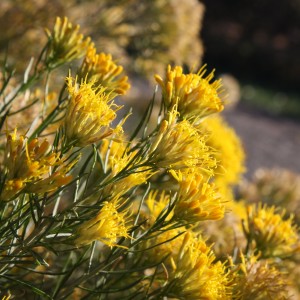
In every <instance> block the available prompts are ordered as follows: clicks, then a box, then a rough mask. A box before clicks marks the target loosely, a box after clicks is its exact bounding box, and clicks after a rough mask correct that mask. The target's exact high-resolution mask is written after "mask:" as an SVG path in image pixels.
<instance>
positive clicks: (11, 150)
mask: <svg viewBox="0 0 300 300" xmlns="http://www.w3.org/2000/svg"><path fill="white" fill-rule="evenodd" d="M74 163H76V162H74ZM3 164H4V167H5V170H4V171H5V174H6V182H5V186H4V190H3V191H2V193H1V199H3V200H10V199H11V198H13V197H14V196H16V195H17V193H18V192H20V191H24V192H26V193H45V192H50V191H52V190H54V189H56V188H57V187H59V186H61V185H65V184H67V183H69V182H70V181H71V179H72V176H68V175H66V174H67V173H68V172H69V170H70V169H71V168H72V166H73V164H70V165H68V164H66V163H65V161H64V158H59V155H58V153H55V152H53V151H50V144H49V142H48V141H47V140H44V141H43V142H42V143H40V142H39V140H38V139H32V140H31V141H29V142H28V141H27V140H26V139H25V137H24V136H20V137H18V136H17V131H16V129H15V131H14V133H12V134H7V144H6V149H5V156H4V163H3ZM53 168H55V171H53Z"/></svg>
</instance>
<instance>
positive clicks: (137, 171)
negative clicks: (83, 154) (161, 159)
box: [99, 135, 153, 195]
mask: <svg viewBox="0 0 300 300" xmlns="http://www.w3.org/2000/svg"><path fill="white" fill-rule="evenodd" d="M127 144H128V142H126V138H125V137H124V136H122V135H119V136H118V140H108V139H104V140H103V141H102V143H101V146H100V149H99V150H100V151H99V153H100V155H101V157H102V161H103V162H105V172H106V173H110V175H109V176H107V180H111V179H112V178H115V181H113V182H112V183H111V184H109V185H108V186H106V187H105V188H104V190H103V193H104V195H118V194H125V193H127V192H128V191H129V190H130V189H132V188H133V187H135V186H138V185H141V184H143V183H145V182H146V181H147V180H148V178H149V177H150V176H151V175H152V174H153V171H151V170H149V168H145V167H140V168H138V167H137V165H138V163H139V159H137V160H135V159H134V157H135V156H136V151H129V150H130V148H128V147H127ZM133 169H134V170H133Z"/></svg>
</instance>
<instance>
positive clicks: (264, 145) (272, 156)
mask: <svg viewBox="0 0 300 300" xmlns="http://www.w3.org/2000/svg"><path fill="white" fill-rule="evenodd" d="M224 116H225V119H226V120H227V122H228V123H229V124H230V125H231V126H232V127H233V128H234V129H235V130H236V132H237V134H238V135H239V136H240V138H241V140H242V142H243V144H244V148H245V151H246V155H247V163H246V165H247V170H248V171H247V173H246V177H248V178H249V177H250V176H252V175H253V172H254V171H255V170H256V169H257V168H260V167H263V168H274V167H279V168H285V169H290V170H291V171H294V172H297V173H299V174H300V120H297V121H296V120H290V119H284V118H279V117H271V116H267V115H264V114H262V113H259V112H257V111H254V110H252V109H247V108H246V107H245V106H244V105H243V104H241V103H240V104H239V105H237V106H236V107H235V108H234V109H232V110H230V111H227V112H224Z"/></svg>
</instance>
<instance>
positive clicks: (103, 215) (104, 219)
mask: <svg viewBox="0 0 300 300" xmlns="http://www.w3.org/2000/svg"><path fill="white" fill-rule="evenodd" d="M118 201H119V200H117V199H114V200H111V201H110V202H105V203H104V205H103V207H102V208H101V210H100V212H99V213H98V214H97V215H96V216H95V217H94V218H92V219H90V220H87V221H86V222H84V223H82V224H81V225H80V226H79V227H78V228H77V235H78V238H77V239H76V240H75V244H76V245H77V246H82V245H87V244H90V243H92V242H94V241H100V242H102V243H104V244H106V245H108V246H110V247H113V246H116V245H117V242H118V239H119V238H121V237H125V238H128V237H129V235H128V226H127V225H126V214H127V213H126V211H125V212H119V211H118V207H119V206H120V204H119V202H118Z"/></svg>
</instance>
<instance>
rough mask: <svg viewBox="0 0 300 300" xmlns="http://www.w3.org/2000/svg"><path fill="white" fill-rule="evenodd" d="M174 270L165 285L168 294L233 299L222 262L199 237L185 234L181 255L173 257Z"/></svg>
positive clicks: (172, 295) (180, 296)
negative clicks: (216, 260) (216, 259)
mask: <svg viewBox="0 0 300 300" xmlns="http://www.w3.org/2000/svg"><path fill="white" fill-rule="evenodd" d="M174 266H175V270H174V271H173V272H170V274H169V276H170V278H169V284H168V286H167V287H166V296H167V297H176V298H178V299H191V300H198V299H206V300H217V299H219V300H223V299H231V297H230V289H229V288H228V283H229V280H228V277H227V274H226V271H225V267H224V265H223V264H222V263H221V262H215V256H214V254H213V252H212V251H211V250H210V248H209V247H207V246H206V244H205V242H204V241H203V240H201V238H200V237H198V238H194V237H193V236H192V235H190V234H189V232H188V233H186V234H185V237H184V240H183V242H182V244H181V248H180V251H179V253H178V255H176V256H175V257H174Z"/></svg>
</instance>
